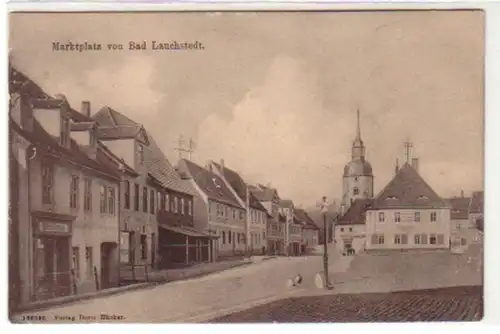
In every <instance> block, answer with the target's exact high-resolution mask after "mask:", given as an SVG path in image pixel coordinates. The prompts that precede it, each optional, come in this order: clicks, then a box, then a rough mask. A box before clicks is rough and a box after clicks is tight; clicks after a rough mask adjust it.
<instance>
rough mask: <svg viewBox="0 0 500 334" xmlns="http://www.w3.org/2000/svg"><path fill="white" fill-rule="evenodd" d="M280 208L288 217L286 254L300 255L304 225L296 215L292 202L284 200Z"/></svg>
mask: <svg viewBox="0 0 500 334" xmlns="http://www.w3.org/2000/svg"><path fill="white" fill-rule="evenodd" d="M280 206H281V210H282V212H283V214H284V215H285V217H286V227H285V245H286V247H285V253H286V255H299V254H300V248H301V244H302V223H301V221H300V220H299V219H298V218H297V216H296V215H295V205H294V204H293V202H292V201H291V200H289V199H282V200H281V201H280Z"/></svg>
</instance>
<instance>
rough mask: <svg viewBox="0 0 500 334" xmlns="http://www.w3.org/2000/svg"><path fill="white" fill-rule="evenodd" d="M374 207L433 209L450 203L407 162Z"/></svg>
mask: <svg viewBox="0 0 500 334" xmlns="http://www.w3.org/2000/svg"><path fill="white" fill-rule="evenodd" d="M372 207H373V208H374V209H396V208H412V209H417V208H418V209H427V208H428V209H431V208H447V207H449V205H448V204H447V203H446V202H445V201H444V200H443V199H442V198H441V197H439V195H438V194H436V192H435V191H434V190H433V189H432V188H431V187H430V186H429V185H428V184H427V183H426V182H425V180H424V179H423V178H422V177H421V176H420V175H419V174H418V172H417V171H416V170H415V169H414V168H413V167H411V166H410V165H409V164H408V163H405V164H404V165H403V166H402V167H401V168H400V169H399V171H398V172H397V174H396V175H395V176H394V178H393V179H392V180H391V181H390V182H389V183H388V184H387V185H386V186H385V188H384V189H382V191H381V192H380V193H379V194H378V195H377V196H376V197H375V200H374V201H373V204H372Z"/></svg>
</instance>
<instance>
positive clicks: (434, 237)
mask: <svg viewBox="0 0 500 334" xmlns="http://www.w3.org/2000/svg"><path fill="white" fill-rule="evenodd" d="M436 243H437V239H436V235H434V234H431V236H430V237H429V244H430V245H435V244H436Z"/></svg>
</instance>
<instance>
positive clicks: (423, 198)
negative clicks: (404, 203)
mask: <svg viewBox="0 0 500 334" xmlns="http://www.w3.org/2000/svg"><path fill="white" fill-rule="evenodd" d="M417 199H418V200H426V199H429V197H427V196H425V195H421V196H418V197H417Z"/></svg>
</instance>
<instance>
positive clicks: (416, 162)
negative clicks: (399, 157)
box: [411, 158, 418, 173]
mask: <svg viewBox="0 0 500 334" xmlns="http://www.w3.org/2000/svg"><path fill="white" fill-rule="evenodd" d="M411 166H412V167H413V169H414V170H416V171H417V173H418V158H412V159H411Z"/></svg>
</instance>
